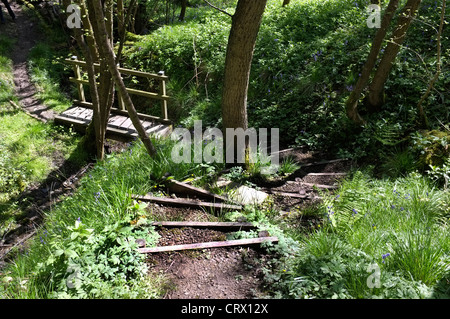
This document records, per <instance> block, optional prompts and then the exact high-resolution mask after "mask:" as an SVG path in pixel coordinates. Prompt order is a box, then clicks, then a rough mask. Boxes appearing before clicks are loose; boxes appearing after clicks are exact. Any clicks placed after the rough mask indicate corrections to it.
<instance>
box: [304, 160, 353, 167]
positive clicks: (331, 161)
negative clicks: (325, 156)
mask: <svg viewBox="0 0 450 319" xmlns="http://www.w3.org/2000/svg"><path fill="white" fill-rule="evenodd" d="M348 160H349V159H348V158H341V159H335V160H324V161H319V162H314V163H306V164H301V163H299V165H300V166H301V167H308V166H315V165H324V164H331V163H337V162H344V161H348Z"/></svg>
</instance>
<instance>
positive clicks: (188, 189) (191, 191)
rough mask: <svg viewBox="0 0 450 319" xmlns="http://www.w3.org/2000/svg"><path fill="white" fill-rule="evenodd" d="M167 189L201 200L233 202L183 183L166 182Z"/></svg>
mask: <svg viewBox="0 0 450 319" xmlns="http://www.w3.org/2000/svg"><path fill="white" fill-rule="evenodd" d="M166 184H167V187H168V188H169V190H170V191H171V192H173V193H178V194H186V195H191V196H197V197H200V198H207V199H212V200H216V201H218V202H229V201H230V202H231V200H229V199H228V198H226V197H224V196H220V195H217V194H214V193H212V192H209V191H207V190H204V189H201V188H198V187H195V186H192V185H189V184H186V183H183V182H179V181H176V180H173V179H172V180H168V181H167V182H166ZM233 204H235V205H239V203H237V202H233Z"/></svg>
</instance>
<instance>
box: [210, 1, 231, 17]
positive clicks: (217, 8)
mask: <svg viewBox="0 0 450 319" xmlns="http://www.w3.org/2000/svg"><path fill="white" fill-rule="evenodd" d="M203 1H205V2H206V3H207V4H208V5H209V6H210V7H211V8H214V9H216V10H219V11H220V12H222V13H225V14H226V15H227V16H229V17H231V18H233V15H232V14H230V13H228V12H226V11H225V10H223V9H220V8H219V7H216V6H215V5H213V4H212V3H210V2H208V1H207V0H203Z"/></svg>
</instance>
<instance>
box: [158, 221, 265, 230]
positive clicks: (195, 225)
mask: <svg viewBox="0 0 450 319" xmlns="http://www.w3.org/2000/svg"><path fill="white" fill-rule="evenodd" d="M152 225H153V226H159V227H166V228H170V227H192V228H219V229H252V228H256V226H255V225H253V223H238V222H191V221H181V222H173V221H160V222H153V223H152Z"/></svg>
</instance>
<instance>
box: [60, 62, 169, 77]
mask: <svg viewBox="0 0 450 319" xmlns="http://www.w3.org/2000/svg"><path fill="white" fill-rule="evenodd" d="M65 61H66V62H67V63H69V64H74V65H79V66H81V67H84V68H85V67H86V62H85V61H80V60H76V59H75V60H74V59H66V60H65ZM94 67H95V68H96V69H99V68H100V65H99V64H98V63H94ZM118 70H119V72H120V73H123V74H130V75H135V76H142V77H145V78H152V79H158V80H168V79H169V77H168V76H167V75H159V74H154V73H149V72H143V71H136V70H131V69H126V68H118Z"/></svg>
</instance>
